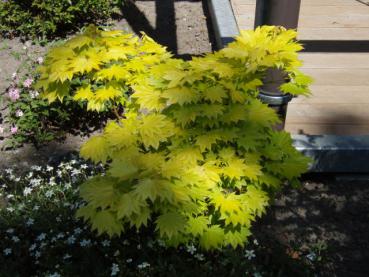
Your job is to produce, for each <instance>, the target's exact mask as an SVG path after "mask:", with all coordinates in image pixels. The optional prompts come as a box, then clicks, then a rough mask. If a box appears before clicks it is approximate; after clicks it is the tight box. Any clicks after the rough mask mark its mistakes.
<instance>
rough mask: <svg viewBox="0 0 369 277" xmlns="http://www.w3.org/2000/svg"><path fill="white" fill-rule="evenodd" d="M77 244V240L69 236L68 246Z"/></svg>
mask: <svg viewBox="0 0 369 277" xmlns="http://www.w3.org/2000/svg"><path fill="white" fill-rule="evenodd" d="M75 242H76V238H75V237H74V236H73V235H72V236H69V237H68V238H67V243H68V244H73V243H75Z"/></svg>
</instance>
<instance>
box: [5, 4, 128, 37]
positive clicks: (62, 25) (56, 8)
mask: <svg viewBox="0 0 369 277" xmlns="http://www.w3.org/2000/svg"><path fill="white" fill-rule="evenodd" d="M122 2H123V1H122V0H58V1H55V0H30V1H23V0H2V1H0V35H4V36H14V35H21V36H23V37H26V38H41V39H44V38H53V37H56V36H64V35H66V34H68V33H70V32H72V31H76V30H78V28H81V27H83V26H84V25H85V24H88V23H103V22H105V21H106V20H107V19H109V18H111V16H112V15H113V14H114V13H118V12H119V6H120V5H121V4H122Z"/></svg>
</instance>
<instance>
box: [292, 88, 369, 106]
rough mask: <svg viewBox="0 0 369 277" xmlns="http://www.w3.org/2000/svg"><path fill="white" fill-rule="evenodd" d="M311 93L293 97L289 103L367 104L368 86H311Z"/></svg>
mask: <svg viewBox="0 0 369 277" xmlns="http://www.w3.org/2000/svg"><path fill="white" fill-rule="evenodd" d="M310 88H311V92H312V95H311V96H309V97H304V96H299V97H296V98H293V99H292V101H291V104H292V105H293V104H295V103H296V104H299V103H305V104H321V103H326V104H347V103H350V104H368V109H369V87H368V86H315V85H313V86H311V87H310Z"/></svg>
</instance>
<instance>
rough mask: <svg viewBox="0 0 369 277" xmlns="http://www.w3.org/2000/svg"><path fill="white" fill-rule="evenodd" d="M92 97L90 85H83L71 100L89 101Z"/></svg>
mask: <svg viewBox="0 0 369 277" xmlns="http://www.w3.org/2000/svg"><path fill="white" fill-rule="evenodd" d="M94 96H95V95H94V93H93V92H92V91H91V85H84V86H82V87H80V88H79V89H78V90H77V91H76V93H75V95H74V96H73V99H74V100H89V99H91V98H93V97H94Z"/></svg>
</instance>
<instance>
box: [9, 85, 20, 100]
mask: <svg viewBox="0 0 369 277" xmlns="http://www.w3.org/2000/svg"><path fill="white" fill-rule="evenodd" d="M8 94H9V97H10V99H11V100H12V101H17V100H18V99H19V97H20V95H19V89H17V88H11V89H9V93H8Z"/></svg>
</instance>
